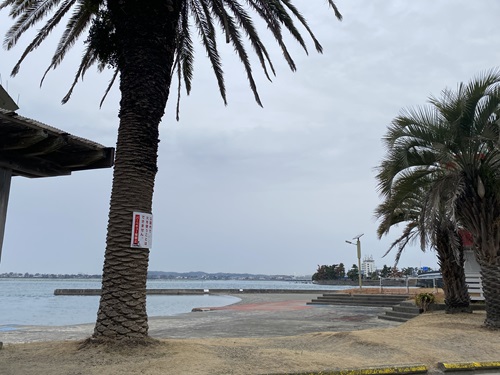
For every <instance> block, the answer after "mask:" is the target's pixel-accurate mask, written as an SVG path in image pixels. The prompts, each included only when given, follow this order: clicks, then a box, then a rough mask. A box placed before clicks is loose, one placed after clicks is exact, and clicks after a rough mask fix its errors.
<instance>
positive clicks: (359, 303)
mask: <svg viewBox="0 0 500 375" xmlns="http://www.w3.org/2000/svg"><path fill="white" fill-rule="evenodd" d="M307 305H324V306H333V305H335V306H366V307H392V306H393V304H392V303H384V302H378V303H373V302H364V301H345V302H338V301H335V302H331V301H315V300H312V301H311V302H307Z"/></svg>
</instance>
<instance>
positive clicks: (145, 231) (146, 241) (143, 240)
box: [130, 212, 153, 249]
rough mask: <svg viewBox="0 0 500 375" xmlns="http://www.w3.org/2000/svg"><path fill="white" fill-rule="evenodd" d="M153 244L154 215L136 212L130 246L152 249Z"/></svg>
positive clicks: (133, 218)
mask: <svg viewBox="0 0 500 375" xmlns="http://www.w3.org/2000/svg"><path fill="white" fill-rule="evenodd" d="M152 244H153V215H151V214H145V213H143V212H134V213H133V216H132V236H131V241H130V247H136V248H141V249H151V246H152Z"/></svg>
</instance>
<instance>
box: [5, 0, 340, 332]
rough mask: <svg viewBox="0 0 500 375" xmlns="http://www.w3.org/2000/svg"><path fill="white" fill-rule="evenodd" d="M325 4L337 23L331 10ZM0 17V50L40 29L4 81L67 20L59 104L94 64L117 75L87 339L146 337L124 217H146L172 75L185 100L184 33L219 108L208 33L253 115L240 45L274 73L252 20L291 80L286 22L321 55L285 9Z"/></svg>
mask: <svg viewBox="0 0 500 375" xmlns="http://www.w3.org/2000/svg"><path fill="white" fill-rule="evenodd" d="M327 2H328V4H329V6H330V7H331V8H332V9H333V11H334V13H335V15H336V16H337V18H338V19H341V15H340V13H339V12H338V10H337V8H336V6H335V4H334V3H333V1H332V0H328V1H327ZM2 8H10V15H11V16H12V18H14V19H15V20H16V21H15V23H14V25H13V26H12V27H11V29H10V30H9V31H8V32H7V35H6V38H5V46H6V47H7V48H8V49H10V48H12V47H13V46H15V45H16V43H17V42H18V40H19V38H20V37H21V35H23V33H24V32H25V31H27V30H28V29H30V28H32V27H34V26H35V25H36V24H38V22H40V21H43V20H45V24H43V25H42V27H41V28H40V29H39V31H38V33H37V35H36V36H35V38H34V39H33V41H32V42H31V43H30V44H29V45H28V47H27V48H26V49H25V51H24V53H23V54H22V56H21V58H20V59H19V62H18V63H17V65H16V66H15V67H14V70H13V74H16V73H17V72H18V71H19V68H20V65H21V63H22V62H23V61H24V59H25V58H26V56H27V55H29V54H30V52H32V51H33V50H34V49H36V48H37V47H38V46H39V45H40V44H41V43H42V42H43V41H44V40H45V39H46V37H47V36H48V35H49V33H51V32H52V31H53V30H54V29H55V27H56V26H57V25H58V24H59V23H60V22H61V21H62V20H66V19H67V23H66V28H65V30H64V32H63V34H62V36H61V38H60V41H59V44H58V46H57V49H56V52H55V54H54V56H53V58H52V61H51V62H50V64H49V67H48V69H47V71H49V70H51V69H53V68H56V67H57V66H58V65H59V63H60V62H61V61H62V60H63V58H64V57H65V55H66V53H67V52H68V50H69V49H70V48H71V47H72V46H73V45H74V44H75V42H76V40H77V39H78V38H79V37H81V36H82V35H86V36H87V37H86V44H85V50H84V53H83V58H82V61H81V64H80V66H79V68H78V70H77V72H76V75H75V79H74V82H73V84H72V85H71V87H70V90H69V92H68V94H67V95H66V97H64V99H63V102H65V101H67V100H68V99H69V97H70V95H71V92H72V90H73V88H74V86H75V84H76V82H77V81H78V79H79V78H80V77H83V75H84V73H85V72H86V71H87V70H88V69H89V68H90V67H91V66H92V65H94V64H97V67H98V68H99V69H101V70H102V69H105V68H106V67H111V68H113V69H114V71H115V75H114V78H113V81H112V82H111V84H113V82H114V80H115V78H116V77H118V75H119V87H120V92H121V101H120V112H119V118H120V125H119V129H118V140H117V145H116V158H115V167H114V174H113V187H112V192H111V202H110V211H109V222H108V234H107V239H106V253H105V261H104V269H103V280H102V295H101V300H100V304H99V311H98V315H97V322H96V326H95V330H94V334H93V338H94V339H95V340H100V341H103V340H104V341H116V340H131V341H134V340H135V341H141V340H143V339H145V338H147V336H148V322H147V314H146V277H147V269H148V260H149V250H148V249H140V250H137V249H133V248H131V246H130V242H131V241H130V228H131V219H132V214H133V212H134V211H138V212H143V213H151V212H152V198H153V188H154V182H155V175H156V172H157V150H158V142H159V138H158V125H159V123H160V120H161V118H162V116H163V114H164V110H165V106H166V103H167V99H168V97H169V93H170V86H171V83H172V77H173V76H174V74H175V75H177V78H178V80H179V87H178V93H180V85H181V84H182V83H184V86H185V88H186V91H187V92H188V93H189V92H190V90H191V82H192V77H193V59H194V48H193V42H192V37H193V28H194V29H195V31H196V32H197V33H198V35H199V37H200V39H201V42H202V44H203V46H204V47H205V50H206V52H207V56H208V58H209V60H210V63H211V65H212V67H213V71H214V73H215V78H216V80H217V83H218V86H219V91H220V94H221V96H222V99H223V101H224V103H226V91H225V83H224V75H223V71H222V65H221V59H220V56H219V52H218V44H217V43H218V42H219V39H218V38H217V35H216V25H217V26H219V27H220V29H221V30H222V32H223V34H224V37H225V38H224V39H225V42H227V43H230V44H232V46H233V48H234V50H235V52H236V55H237V56H238V57H239V59H240V61H241V62H242V64H243V66H244V68H245V71H246V75H247V79H248V81H249V84H250V88H251V90H252V92H253V94H254V97H255V100H256V101H257V103H258V104H259V105H260V104H261V101H260V98H259V95H258V92H257V87H256V84H255V81H254V78H253V73H252V69H251V65H250V60H249V56H248V53H247V47H246V46H245V43H244V41H243V40H244V38H246V39H247V40H248V43H249V45H250V46H251V48H252V50H253V51H254V52H255V54H256V55H257V58H258V61H259V63H260V66H261V67H262V69H263V71H264V74H265V75H266V76H267V77H268V78H269V77H270V76H271V75H273V74H274V67H273V65H272V62H271V59H270V57H269V54H268V51H267V49H266V47H265V45H264V43H263V41H262V40H261V38H260V36H259V34H258V32H257V29H256V28H255V26H254V23H253V18H260V19H262V20H263V22H264V24H265V25H266V26H267V29H268V30H269V31H270V33H271V34H272V36H273V37H274V39H275V40H276V42H277V44H278V46H279V48H280V49H281V51H282V53H283V56H284V58H285V60H286V61H287V63H288V65H289V66H290V68H291V69H292V70H295V68H296V67H295V62H294V61H293V59H292V56H291V55H290V53H289V52H288V49H287V46H286V44H285V42H284V41H283V32H284V31H285V32H287V33H289V34H291V35H292V37H293V38H294V39H295V40H296V41H297V42H298V43H299V44H300V45H301V46H302V47H303V48H304V50H305V51H306V52H307V48H306V43H305V41H304V39H303V38H302V36H301V33H300V32H299V30H298V29H297V28H296V25H295V22H298V24H299V25H301V26H302V27H303V28H304V29H305V30H306V32H307V33H308V34H309V36H310V37H311V38H312V41H313V44H314V47H315V48H316V50H317V51H318V52H321V51H322V47H321V45H320V44H319V42H318V40H317V39H316V37H315V36H314V34H313V32H312V31H311V29H310V28H309V26H308V24H307V22H306V20H305V19H304V17H303V16H302V14H301V13H300V12H299V11H298V10H297V8H296V7H295V6H294V5H293V4H292V3H291V1H290V0H245V1H243V0H147V1H146V0H106V1H105V0H3V2H2V3H0V10H1V9H2Z"/></svg>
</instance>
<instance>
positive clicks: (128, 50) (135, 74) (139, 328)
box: [93, 0, 179, 342]
mask: <svg viewBox="0 0 500 375" xmlns="http://www.w3.org/2000/svg"><path fill="white" fill-rule="evenodd" d="M108 7H109V10H110V15H111V19H112V21H113V23H114V26H115V29H116V35H117V40H118V41H119V46H118V52H119V53H118V65H119V70H120V91H121V95H122V98H121V101H120V113H119V118H120V126H119V130H118V141H117V145H116V159H115V167H114V174H113V188H112V193H111V201H110V211H109V222H108V236H107V242H106V253H105V260H104V269H103V280H102V295H101V300H100V304H99V311H98V315H97V322H96V326H95V330H94V334H93V339H94V340H110V341H123V340H129V341H134V342H137V341H141V340H146V339H147V336H148V318H147V314H146V277H147V270H148V260H149V250H148V249H133V248H131V247H130V235H131V225H132V212H133V211H139V212H145V213H151V212H152V199H153V189H154V181H155V175H156V171H157V150H158V142H159V140H158V125H159V123H160V120H161V118H162V116H163V113H164V110H165V105H166V102H167V98H168V94H169V86H170V71H171V68H172V64H173V58H174V45H175V44H174V41H175V33H176V26H175V25H176V23H177V19H178V15H179V12H178V9H174V8H173V7H172V2H168V1H164V0H148V1H142V0H122V1H119V0H109V1H108Z"/></svg>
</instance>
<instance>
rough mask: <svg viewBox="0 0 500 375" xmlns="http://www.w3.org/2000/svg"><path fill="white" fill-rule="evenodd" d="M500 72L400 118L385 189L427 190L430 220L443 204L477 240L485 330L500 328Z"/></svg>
mask: <svg viewBox="0 0 500 375" xmlns="http://www.w3.org/2000/svg"><path fill="white" fill-rule="evenodd" d="M499 87H500V71H499V70H491V71H488V72H485V73H483V74H481V75H479V76H478V77H476V78H474V79H472V80H471V81H470V82H469V83H468V84H460V85H459V86H458V89H457V90H456V91H452V90H450V89H446V90H444V91H443V92H442V95H441V97H440V98H431V99H430V100H429V102H430V105H429V106H427V107H420V108H417V109H415V110H412V109H409V110H406V111H404V112H403V113H401V115H399V116H398V117H397V118H396V119H395V120H394V121H393V123H392V125H391V127H390V128H389V131H388V133H387V136H386V142H387V146H388V149H389V153H390V155H391V156H390V158H391V160H393V161H394V162H393V163H392V165H391V166H390V167H388V168H387V173H386V174H385V175H384V176H382V180H381V185H380V186H381V191H382V192H383V194H390V190H391V187H392V186H393V185H394V184H395V183H398V184H404V185H405V186H407V187H408V188H409V187H410V186H414V187H415V188H422V189H424V190H425V192H426V193H425V194H426V196H427V198H426V204H425V206H424V209H425V213H424V215H425V216H427V217H433V216H438V215H439V213H440V210H441V209H442V207H443V205H444V206H445V207H446V213H447V215H449V216H448V218H449V219H450V220H451V221H452V223H453V225H454V227H455V229H465V230H467V231H469V232H470V234H471V235H472V238H473V244H474V252H475V255H476V259H477V260H478V263H479V265H480V267H481V277H482V284H483V292H484V297H485V300H486V320H485V325H486V326H487V327H490V328H495V329H498V328H500V293H498V291H499V290H500V220H499V217H500V148H499V139H500V138H499V136H500V129H499V126H500V125H499V124H500V117H499V114H500V89H499Z"/></svg>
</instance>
